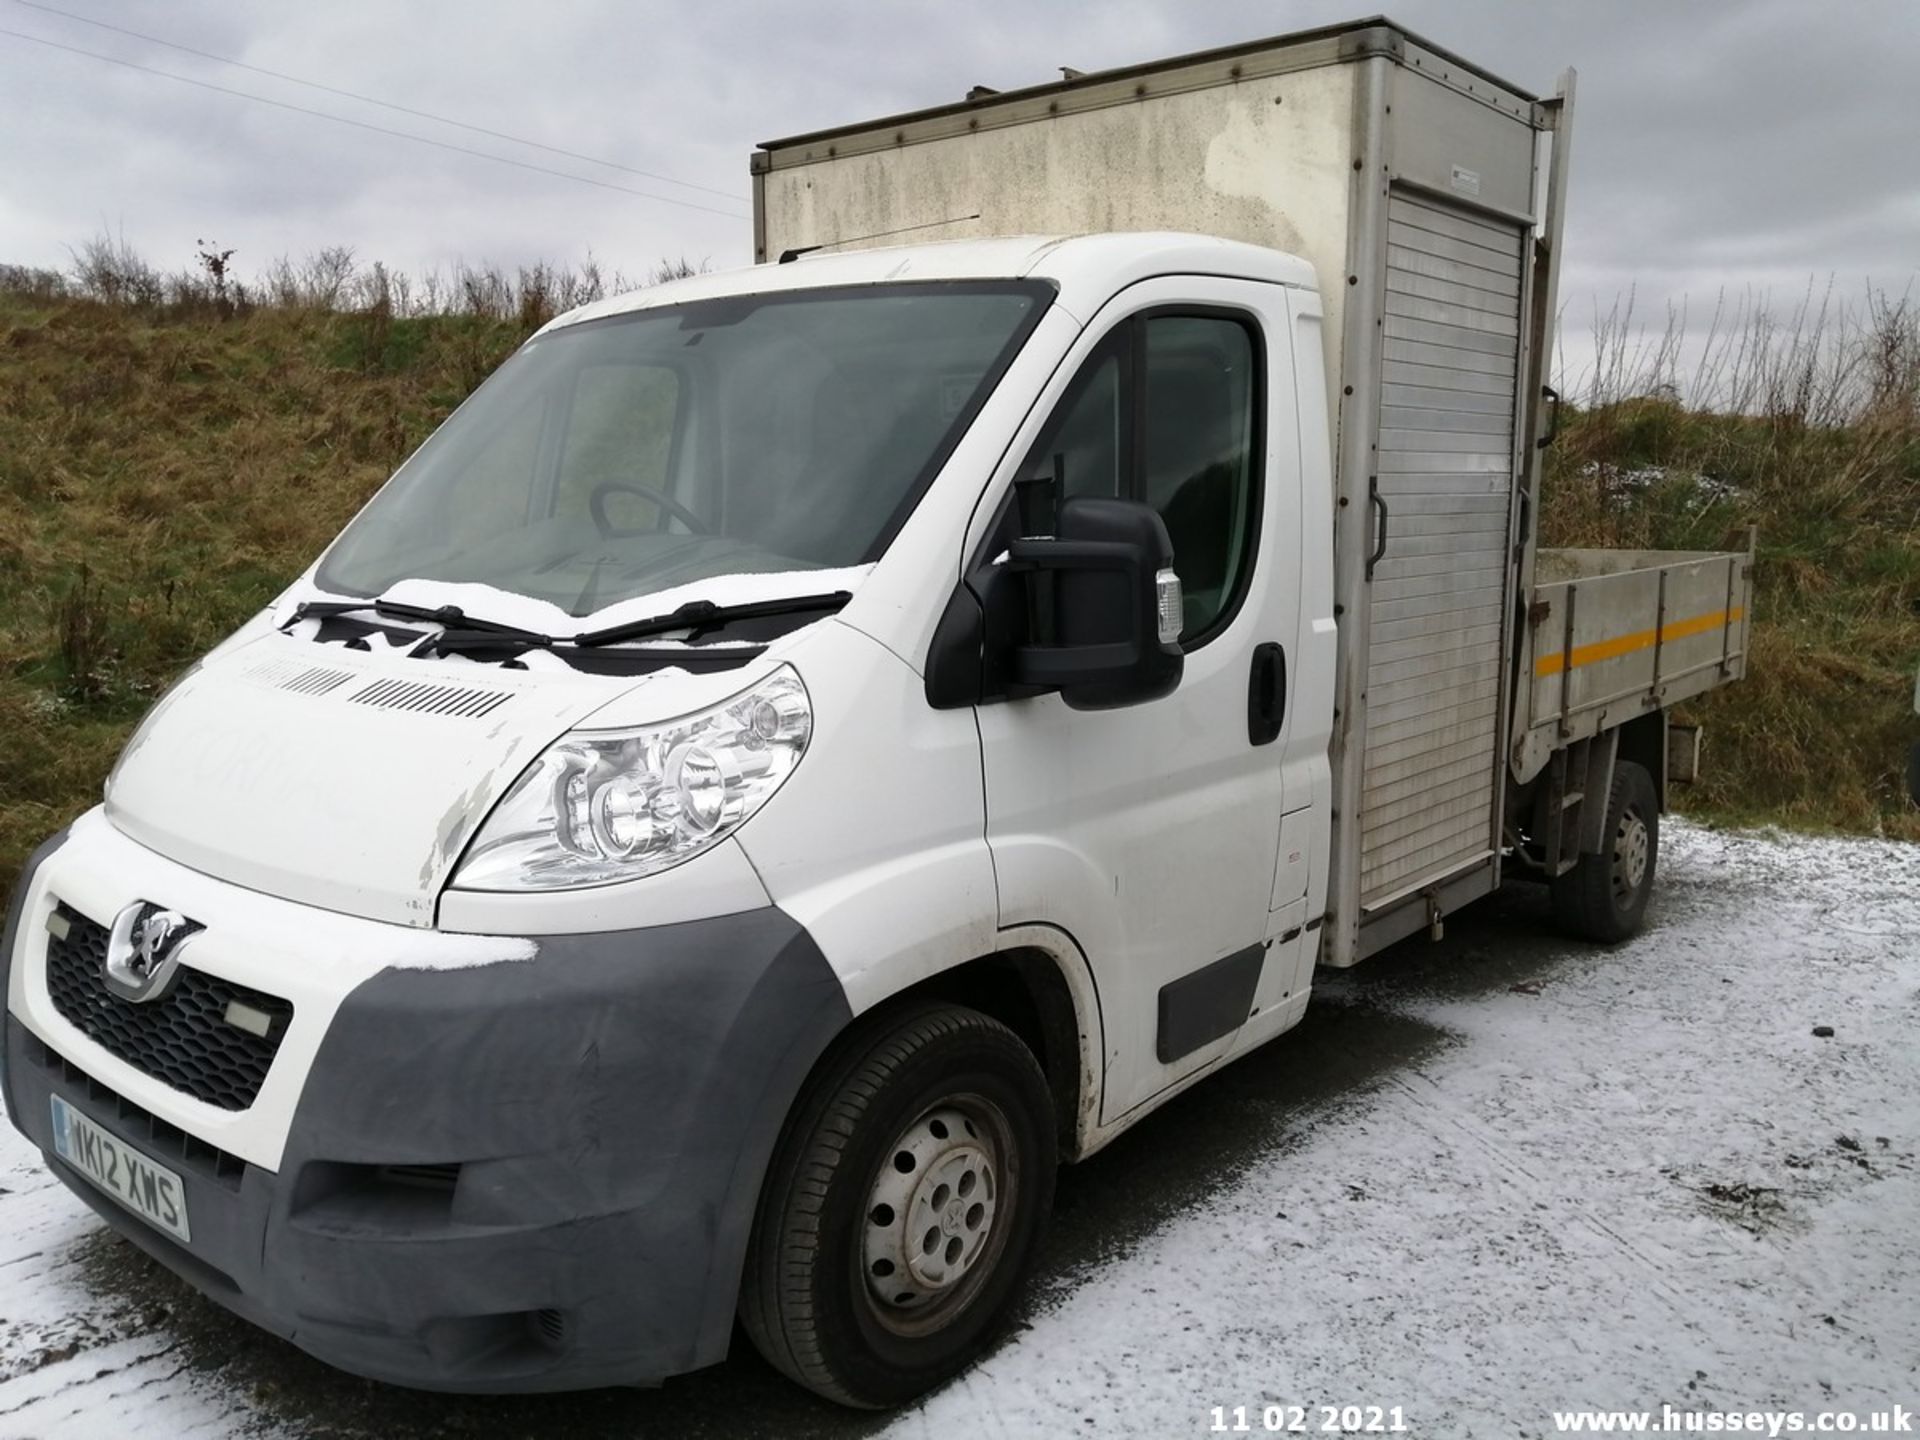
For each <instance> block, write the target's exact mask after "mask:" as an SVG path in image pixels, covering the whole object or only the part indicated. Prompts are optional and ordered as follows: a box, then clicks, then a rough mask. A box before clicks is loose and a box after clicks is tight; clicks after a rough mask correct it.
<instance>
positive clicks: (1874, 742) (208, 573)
mask: <svg viewBox="0 0 1920 1440" xmlns="http://www.w3.org/2000/svg"><path fill="white" fill-rule="evenodd" d="M203 249H204V250H205V252H206V253H207V254H211V255H214V256H220V255H221V252H220V251H219V250H218V249H217V248H216V247H214V246H213V245H212V244H211V243H210V242H209V243H208V244H207V245H206V246H204V247H203ZM686 268H687V267H685V266H684V265H679V266H667V267H663V268H662V273H661V274H658V275H656V276H653V277H649V278H665V275H667V274H671V273H677V272H684V270H685V269H686ZM76 272H77V273H76V274H75V275H58V274H53V273H51V272H46V271H31V270H22V269H17V268H16V269H12V270H0V735H4V737H5V739H6V743H5V744H4V745H0V883H5V882H9V881H10V878H11V876H12V875H13V873H14V872H15V870H16V868H17V866H18V864H19V862H20V860H21V859H22V858H23V857H24V856H25V855H26V853H27V852H28V851H29V850H30V849H31V848H32V847H33V845H34V844H36V843H37V842H38V841H39V839H40V838H41V837H43V836H44V835H45V834H47V833H48V832H50V831H52V830H54V829H56V828H58V827H59V826H60V825H62V824H64V823H65V822H66V821H67V820H69V819H71V818H72V817H73V816H74V815H76V814H78V813H79V812H80V811H81V810H83V809H85V808H86V807H87V806H89V805H90V804H92V803H93V801H94V799H95V798H96V797H97V796H98V794H99V788H100V782H101V779H102V778H103V777H104V775H105V774H106V771H107V769H108V767H109V766H110V765H111V764H112V761H113V757H114V755H115V753H116V752H117V751H118V749H119V747H120V745H121V743H122V742H123V740H124V738H125V735H126V732H127V730H128V729H129V728H130V726H131V725H132V724H133V722H134V721H135V720H136V719H137V718H138V716H139V714H140V713H141V711H142V710H143V709H144V708H145V707H146V705H148V704H149V703H150V702H151V700H152V698H153V696H154V695H155V694H156V693H157V692H158V691H159V690H160V689H161V688H162V687H164V685H165V684H166V683H167V682H168V681H169V680H170V679H171V678H172V677H173V676H174V675H176V674H177V673H179V671H180V670H181V669H183V668H184V667H185V666H186V665H187V664H189V663H190V662H191V661H192V660H193V659H194V658H195V657H196V656H197V655H199V654H200V653H201V652H203V651H204V650H205V649H207V648H208V647H209V646H210V645H212V644H213V643H214V642H215V641H216V640H218V639H219V638H220V637H221V636H222V635H224V634H226V633H227V632H228V631H230V630H231V629H232V628H233V627H234V626H235V625H236V624H238V623H239V622H240V621H241V620H242V619H244V618H245V617H246V616H247V615H249V614H251V613H253V612H254V611H255V610H257V609H258V608H259V607H260V606H261V605H262V604H263V603H265V602H266V601H267V600H268V599H269V598H270V597H271V596H272V595H274V594H275V593H276V592H277V591H278V590H279V589H280V588H281V587H282V586H284V585H285V584H286V582H287V581H288V580H289V579H290V578H291V577H292V576H294V575H295V574H297V573H298V572H299V571H300V570H301V569H303V568H304V567H305V566H306V565H307V564H308V563H309V561H311V559H312V558H313V556H314V555H315V553H317V552H318V550H319V549H320V547H321V546H322V545H324V544H325V543H326V541H327V540H328V539H329V538H331V537H332V535H333V534H334V533H335V532H336V531H337V530H338V529H339V527H340V525H341V524H342V523H343V522H344V521H345V520H346V518H347V517H348V516H349V515H351V514H352V513H353V511H354V510H355V509H356V508H357V507H358V506H359V505H360V503H361V502H362V501H363V500H364V499H365V498H366V496H367V495H368V494H370V493H371V491H372V490H373V489H374V487H375V486H377V485H378V484H379V483H380V482H381V480H382V479H384V478H385V476H386V475H387V474H388V472H389V471H390V470H391V469H392V468H393V466H394V465H395V464H397V463H398V462H399V461H400V460H401V459H402V458H403V457H404V456H405V455H406V454H408V453H409V452H410V451H411V450H412V449H413V447H414V446H416V445H417V444H418V443H419V442H420V441H421V439H423V438H424V437H425V436H426V434H427V433H428V432H429V431H430V430H431V429H432V428H433V427H434V425H435V424H437V423H438V422H439V420H440V419H441V418H442V417H443V416H444V415H445V414H446V413H447V412H448V411H449V410H450V409H452V407H453V406H454V405H455V404H457V403H458V402H459V401H460V400H461V399H462V398H464V396H465V395H466V394H467V392H468V391H469V390H470V389H471V388H472V387H473V386H474V385H475V384H477V383H478V382H479V380H480V379H481V378H482V377H484V376H485V375H486V374H487V373H488V371H490V370H491V369H492V368H493V367H494V366H495V365H496V364H498V363H499V361H500V360H501V359H502V358H504V357H505V356H506V355H507V354H508V353H509V352H510V351H511V350H512V349H513V347H514V346H515V345H516V344H518V343H519V341H520V339H521V338H522V337H523V336H524V335H525V334H526V333H527V332H528V330H529V329H530V328H532V327H533V326H534V325H536V324H539V323H541V322H542V321H544V319H545V318H546V317H547V315H548V314H550V313H551V312H552V310H553V309H554V308H556V307H559V306H563V305H565V304H567V303H571V302H574V301H577V300H580V299H583V298H590V296H591V295H592V294H593V293H598V292H599V291H605V290H612V289H614V288H617V286H616V284H615V282H614V281H613V280H610V279H606V278H603V277H597V273H596V272H593V271H591V270H590V269H586V270H573V271H561V270H555V269H552V268H549V267H532V268H531V269H528V270H524V271H519V272H515V273H514V274H512V275H508V274H507V273H506V272H502V271H493V270H479V271H474V270H469V271H464V272H461V273H460V274H458V275H455V276H451V277H447V278H445V279H440V280H434V279H431V278H430V277H413V278H410V279H406V280H401V279H398V278H396V277H395V276H394V275H393V274H391V273H390V272H388V271H386V270H385V269H384V268H382V267H379V266H367V267H362V266H360V265H357V264H356V263H355V262H354V260H353V257H352V255H351V254H350V253H348V252H344V251H333V252H323V253H322V254H321V255H318V256H314V257H310V258H309V259H308V260H306V261H302V262H299V263H298V264H293V263H283V264H281V265H276V266H274V267H272V268H270V270H269V272H268V274H267V275H266V276H264V277H262V278H260V279H257V280H253V281H245V282H243V281H241V280H239V279H237V278H236V277H235V276H234V274H233V273H232V272H231V270H229V271H228V272H227V273H226V274H225V275H224V276H219V277H216V276H215V275H213V274H212V273H211V272H210V271H209V270H208V269H207V267H206V266H205V264H203V265H202V266H201V270H200V273H198V274H195V273H193V272H192V271H188V272H183V273H182V274H180V275H176V276H173V277H166V276H161V275H159V274H158V273H157V272H154V271H152V270H151V268H150V267H147V266H145V264H144V262H142V261H141V260H140V258H139V257H138V256H137V255H135V254H133V253H132V252H131V251H130V250H128V249H127V248H126V247H125V246H124V245H122V244H118V243H117V242H112V241H105V240H103V241H101V242H98V243H97V244H96V245H93V246H90V247H86V248H83V250H82V252H81V254H80V256H79V257H78V259H77V262H76ZM216 280H218V281H219V282H220V283H219V284H216ZM1806 308H1807V311H1808V313H1807V314H1805V315H1803V316H1802V317H1801V319H1800V321H1799V322H1798V323H1795V322H1794V321H1793V319H1792V317H1788V319H1787V320H1786V321H1785V322H1783V323H1779V324H1776V323H1775V322H1774V320H1773V319H1772V318H1771V316H1770V315H1769V314H1768V313H1767V312H1766V311H1764V310H1761V309H1757V308H1755V309H1751V310H1749V311H1746V312H1742V314H1741V315H1737V316H1735V317H1732V318H1723V320H1722V321H1720V322H1717V323H1716V324H1715V326H1714V327H1712V335H1713V337H1714V338H1713V340H1712V345H1711V346H1709V347H1708V349H1707V351H1705V352H1703V354H1704V355H1705V358H1704V359H1697V360H1695V361H1693V362H1692V368H1691V369H1690V370H1689V371H1688V373H1684V374H1683V373H1680V370H1679V358H1678V357H1683V356H1687V355H1689V354H1690V353H1691V352H1689V351H1688V349H1687V346H1686V343H1685V339H1684V330H1683V329H1675V327H1671V326H1670V327H1669V331H1668V332H1667V333H1655V334H1654V335H1652V336H1643V337H1641V338H1638V339H1636V338H1634V337H1635V335H1636V334H1637V332H1635V331H1634V330H1633V327H1632V325H1631V321H1630V317H1629V316H1616V317H1614V320H1615V331H1614V332H1612V333H1611V334H1610V336H1609V337H1604V338H1606V339H1607V344H1605V345H1603V347H1602V364H1601V366H1600V367H1599V369H1598V371H1597V372H1596V373H1595V374H1594V375H1592V376H1590V377H1587V379H1586V382H1585V383H1584V385H1583V390H1582V394H1581V397H1580V403H1579V405H1578V406H1577V407H1576V408H1574V409H1572V410H1570V413H1569V418H1568V421H1567V425H1566V428H1565V431H1564V433H1563V438H1562V441H1561V444H1560V445H1559V446H1558V447H1557V448H1556V449H1555V451H1554V452H1552V465H1551V474H1550V481H1549V486H1548V490H1547V495H1546V503H1545V505H1544V507H1543V526H1544V529H1545V533H1546V535H1547V537H1548V542H1549V543H1553V544H1601V545H1633V546H1641V545H1650V546H1662V547H1666V546H1671V547H1681V548H1694V547H1700V546H1710V545H1717V544H1720V543H1722V542H1723V541H1724V540H1726V539H1727V538H1728V537H1729V536H1730V535H1732V534H1734V533H1736V532H1737V531H1738V530H1739V529H1740V528H1741V527H1742V526H1744V525H1745V524H1746V523H1748V522H1749V521H1752V522H1757V523H1758V524H1759V525H1760V527H1761V536H1762V540H1761V567H1760V574H1759V582H1760V583H1759V596H1760V598H1759V602H1758V603H1759V611H1760V623H1759V625H1758V626H1757V627H1756V635H1755V642H1754V656H1753V663H1752V667H1751V677H1750V678H1749V679H1748V681H1747V682H1746V683H1745V684H1744V685H1742V686H1740V687H1736V688H1735V689H1733V690H1731V691H1728V692H1724V693H1723V694H1721V695H1719V696H1716V697H1714V698H1713V699H1712V700H1711V701H1710V702H1709V703H1708V704H1706V705H1703V706H1702V707H1701V714H1700V718H1702V719H1703V720H1705V722H1706V723H1707V725H1708V727H1709V735H1710V738H1709V762H1710V763H1709V770H1710V778H1709V779H1708V781H1707V782H1706V784H1704V785H1703V786H1701V787H1700V788H1699V789H1698V790H1696V791H1695V792H1693V794H1692V795H1690V796H1689V797H1687V799H1688V804H1689V806H1690V808H1694V809H1696V810H1698V811H1700V812H1701V813H1705V814H1709V815H1714V816H1719V817H1723V818H1726V819H1731V820H1742V821H1748V820H1773V821H1778V822H1780V823H1782V824H1787V825H1794V826H1805V827H1814V828H1821V827H1828V828H1840V829H1846V830H1856V831H1878V832H1882V833H1892V834H1899V835H1906V836H1911V837H1914V838H1920V813H1916V812H1915V811H1914V809H1913V807H1912V806H1911V805H1909V804H1908V803H1907V802H1906V800H1905V799H1904V790H1903V785H1902V783H1901V778H1900V765H1901V764H1902V761H1903V757H1904V755H1905V753H1906V747H1907V746H1908V744H1909V743H1910V742H1911V740H1912V738H1913V736H1914V734H1915V727H1916V722H1915V721H1914V719H1913V717H1912V716H1911V715H1910V714H1909V713H1908V701H1909V698H1910V696H1911V694H1912V687H1913V667H1914V665H1915V663H1916V662H1917V661H1920V617H1916V614H1915V605H1916V602H1920V422H1917V417H1916V390H1917V382H1920V326H1916V323H1915V317H1914V314H1913V312H1912V311H1911V310H1910V309H1908V308H1907V307H1905V306H1904V305H1898V304H1893V303H1890V302H1886V301H1879V300H1876V301H1873V302H1870V303H1869V304H1868V305H1866V306H1864V307H1859V308H1857V309H1855V310H1852V311H1849V310H1847V309H1846V308H1844V307H1836V306H1831V305H1829V306H1827V307H1826V308H1825V309H1824V311H1821V310H1818V309H1817V308H1815V307H1806ZM1714 347H1718V349H1715V348H1714ZM1683 393H1684V394H1692V395H1693V396H1695V397H1696V398H1697V400H1698V402H1699V403H1698V405H1697V407H1696V408H1689V407H1688V406H1686V405H1683V404H1682V403H1680V401H1679V399H1678V398H1677V397H1678V396H1679V395H1680V394H1683Z"/></svg>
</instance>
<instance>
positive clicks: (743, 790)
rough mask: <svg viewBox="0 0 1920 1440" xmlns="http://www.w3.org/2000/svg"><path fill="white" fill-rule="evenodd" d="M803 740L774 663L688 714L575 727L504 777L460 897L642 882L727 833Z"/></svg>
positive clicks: (806, 727)
mask: <svg viewBox="0 0 1920 1440" xmlns="http://www.w3.org/2000/svg"><path fill="white" fill-rule="evenodd" d="M812 733H813V709H812V707H811V706H810V705H809V704H808V703H807V692H806V687H804V686H803V685H801V683H800V677H799V676H798V675H796V674H794V673H793V671H792V670H791V669H790V668H788V667H786V666H782V667H781V668H780V669H779V670H776V671H775V672H774V673H773V674H772V675H769V676H768V677H767V678H766V679H765V680H762V681H761V682H760V683H759V684H758V685H756V686H754V687H753V688H752V689H751V690H748V691H745V692H744V693H742V694H739V695H736V696H735V697H734V698H733V699H731V700H728V701H726V702H725V703H724V704H721V705H717V706H715V707H714V708H713V709H711V710H707V711H703V712H702V713H700V714H698V715H689V716H687V717H686V718H685V719H681V720H674V721H671V722H669V723H667V724H665V725H655V726H650V727H648V728H647V729H644V730H593V731H575V732H574V733H573V734H571V735H568V736H566V737H565V738H564V739H562V740H560V741H558V742H557V743H556V744H554V745H553V746H552V747H551V748H550V749H548V750H547V752H546V753H545V754H544V755H542V756H541V757H540V758H539V759H538V760H536V761H535V762H534V763H533V765H532V766H531V767H530V768H529V769H528V770H527V773H526V774H524V775H522V776H521V777H520V778H519V780H517V781H516V782H514V786H513V789H511V790H509V791H508V792H507V795H506V798H505V799H503V800H502V801H501V802H500V803H499V805H498V806H496V807H495V808H494V811H493V813H492V814H491V815H489V816H488V817H487V820H486V823H485V824H483V825H482V826H481V827H480V833H479V834H478V835H477V836H475V837H474V842H473V846H472V848H471V849H470V850H469V851H468V852H467V858H466V860H465V861H464V862H463V863H462V864H461V866H460V869H459V871H458V873H457V874H455V875H454V877H453V883H454V885H456V886H457V887H458V888H460V889H462V890H562V889H566V888H568V887H571V886H575V885H606V884H611V883H612V882H614V881H616V880H633V879H637V878H638V877H640V876H642V875H651V874H654V873H655V872H656V871H660V870H665V869H667V868H668V867H669V866H673V865H678V864H679V863H680V862H681V861H682V860H688V859H691V858H692V857H693V856H695V855H698V854H699V853H700V852H701V851H702V850H705V849H706V848H707V847H708V846H710V845H714V844H717V843H718V842H719V841H721V840H723V839H725V838H726V837H727V836H728V835H730V834H732V833H733V831H734V830H735V829H737V828H738V827H739V825H740V823H741V822H742V821H744V820H745V819H746V818H747V817H748V816H749V815H751V814H753V812H754V811H756V810H758V809H759V808H760V807H761V806H762V805H764V804H765V803H766V800H767V797H768V796H769V795H771V794H773V792H774V791H775V790H778V789H779V788H780V782H781V781H783V780H785V779H786V778H787V776H788V775H790V774H792V773H793V767H794V766H795V765H797V764H799V763H800V757H801V755H803V754H805V753H806V748H807V739H808V737H809V736H810V735H811V734H812Z"/></svg>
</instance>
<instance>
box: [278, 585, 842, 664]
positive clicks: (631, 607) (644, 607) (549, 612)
mask: <svg viewBox="0 0 1920 1440" xmlns="http://www.w3.org/2000/svg"><path fill="white" fill-rule="evenodd" d="M872 570H873V566H872V565H871V564H867V565H848V566H844V567H842V568H840V569H836V570H782V571H774V572H769V573H766V574H741V575H716V576H713V577H711V578H709V579H705V580H691V581H688V582H687V583H685V584H682V585H670V586H668V587H667V588H666V589H664V590H655V591H651V592H650V593H648V594H645V595H636V596H633V597H631V598H629V599H626V600H620V601H616V602H615V603H614V604H611V605H606V606H602V607H601V608H600V609H598V610H595V611H593V612H592V613H591V614H587V615H574V614H571V613H569V612H568V611H566V610H565V609H563V608H561V607H560V606H558V605H555V604H553V603H552V602H551V601H548V600H540V599H536V598H535V597H533V596H531V595H519V594H516V593H514V592H513V591H511V590H502V589H499V588H498V587H496V586H493V585H482V584H476V583H474V582H472V581H447V580H420V579H409V580H401V581H398V582H396V583H395V584H394V585H392V586H391V587H390V588H389V589H388V590H387V591H386V592H385V593H384V594H382V595H381V596H380V598H381V599H382V600H388V601H392V602H393V603H395V604H399V605H417V606H420V607H421V608H423V609H428V610H437V609H439V608H440V607H442V606H445V605H452V606H456V607H457V608H459V609H460V610H461V611H462V612H464V613H465V614H466V615H468V616H470V617H474V618H477V619H484V620H489V621H494V622H497V623H499V624H502V625H517V626H519V627H520V628H521V629H523V630H531V631H533V632H534V633H536V634H539V635H552V636H555V637H557V638H564V637H566V636H570V635H579V634H583V633H585V632H586V631H589V630H604V629H607V628H609V627H611V626H615V625H626V624H630V623H632V622H633V621H636V620H651V619H654V618H655V617H657V616H665V615H671V614H672V613H673V612H674V611H675V610H677V609H679V608H680V607H681V606H682V605H686V604H690V603H692V602H694V601H706V602H708V603H710V604H713V605H749V604H753V603H756V602H758V601H763V600H790V599H795V598H798V597H801V596H809V595H830V594H833V593H834V592H835V591H839V590H845V591H847V592H848V593H849V594H851V593H852V592H853V591H855V590H858V589H859V588H860V583H861V582H862V581H863V580H865V579H866V578H867V576H868V575H869V574H870V573H872ZM346 598H350V597H345V596H337V595H329V594H328V593H327V592H325V591H321V590H315V589H313V588H311V587H310V586H305V585H297V586H295V587H293V588H292V589H291V590H289V591H288V592H287V593H286V594H285V595H283V596H281V598H280V601H279V604H278V605H277V606H276V607H275V613H274V624H275V625H276V626H284V625H286V624H287V623H288V622H289V621H290V620H291V619H292V617H293V612H294V608H295V607H296V606H297V605H298V604H299V603H301V602H302V601H307V600H316V599H321V600H326V599H346ZM369 603H371V602H369ZM305 623H306V624H309V625H315V622H312V621H308V622H305ZM315 628H318V627H317V625H315ZM645 643H646V644H647V645H649V646H651V647H658V646H662V645H671V644H673V643H674V641H673V639H672V637H671V636H653V637H648V639H647V640H646V642H645ZM749 643H752V642H747V641H734V640H727V639H724V638H719V639H713V640H706V641H702V642H701V647H700V648H701V649H702V650H707V651H711V650H714V649H718V648H725V647H727V646H729V645H746V644H749Z"/></svg>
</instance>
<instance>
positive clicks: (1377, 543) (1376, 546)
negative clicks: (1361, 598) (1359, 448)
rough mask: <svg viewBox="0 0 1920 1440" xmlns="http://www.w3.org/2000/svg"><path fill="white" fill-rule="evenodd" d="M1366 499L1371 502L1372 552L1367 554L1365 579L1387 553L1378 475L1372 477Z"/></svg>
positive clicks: (1385, 517) (1385, 508) (1384, 521)
mask: <svg viewBox="0 0 1920 1440" xmlns="http://www.w3.org/2000/svg"><path fill="white" fill-rule="evenodd" d="M1367 499H1368V500H1369V501H1370V502H1372V505H1373V509H1374V517H1373V553H1372V554H1371V555H1369V556H1367V579H1369V580H1371V579H1373V567H1374V566H1376V565H1378V564H1379V563H1380V562H1381V561H1382V560H1383V559H1385V558H1386V554H1387V518H1388V517H1387V500H1386V497H1385V496H1384V495H1382V494H1381V493H1380V477H1379V476H1378V475H1376V476H1374V477H1373V482H1372V484H1371V485H1370V486H1369V487H1368V489H1367Z"/></svg>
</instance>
